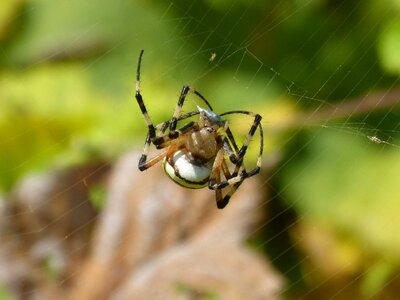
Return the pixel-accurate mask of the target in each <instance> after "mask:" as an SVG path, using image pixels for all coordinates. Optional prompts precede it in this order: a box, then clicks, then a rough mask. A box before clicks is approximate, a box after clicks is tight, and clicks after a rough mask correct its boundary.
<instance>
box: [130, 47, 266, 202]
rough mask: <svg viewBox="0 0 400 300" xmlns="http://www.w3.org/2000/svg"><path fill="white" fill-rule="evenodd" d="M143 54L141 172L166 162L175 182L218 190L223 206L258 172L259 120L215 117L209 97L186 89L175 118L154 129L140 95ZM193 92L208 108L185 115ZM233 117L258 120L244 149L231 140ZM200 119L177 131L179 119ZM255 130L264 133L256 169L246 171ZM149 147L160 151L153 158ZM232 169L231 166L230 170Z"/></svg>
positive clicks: (140, 102)
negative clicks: (145, 135) (230, 122)
mask: <svg viewBox="0 0 400 300" xmlns="http://www.w3.org/2000/svg"><path fill="white" fill-rule="evenodd" d="M143 53H144V50H141V52H140V55H139V61H138V66H137V72H136V100H137V103H138V104H139V107H140V110H141V112H142V114H143V116H144V119H145V121H146V124H147V127H148V133H147V137H146V140H145V144H144V149H143V152H142V156H141V157H140V159H139V164H138V167H139V170H140V171H144V170H146V169H148V168H150V167H152V166H154V165H155V164H156V163H157V162H159V161H160V160H163V163H162V166H163V169H164V171H165V173H166V174H167V175H168V176H169V177H170V178H171V179H172V180H173V181H175V182H176V183H177V184H179V185H181V186H183V187H186V188H192V189H199V188H203V187H206V186H208V188H209V189H211V190H215V196H216V197H215V198H216V203H217V207H218V208H220V209H222V208H224V207H225V206H226V205H227V204H228V202H229V199H230V198H231V196H232V195H233V193H235V191H236V190H237V189H238V188H239V186H240V185H241V184H242V182H243V181H244V180H245V179H246V178H249V177H251V176H253V175H256V174H257V173H259V171H260V167H261V157H262V153H263V130H262V127H261V123H260V121H261V116H260V115H259V114H256V113H253V112H250V111H244V110H234V111H228V112H224V113H222V114H216V113H215V112H214V111H213V109H212V107H211V105H210V103H209V102H208V101H207V100H206V98H205V97H203V96H202V95H201V94H200V93H199V92H197V91H196V90H193V89H191V88H190V87H189V86H187V85H184V86H183V88H182V91H181V94H180V96H179V99H178V104H177V106H176V109H175V112H174V115H173V116H172V118H171V119H169V120H167V121H164V122H162V123H160V124H158V125H156V126H154V125H153V123H152V121H151V119H150V117H149V115H148V113H147V109H146V106H145V105H144V102H143V97H142V95H141V93H140V68H141V63H142V57H143ZM190 90H192V91H193V93H194V94H195V95H197V96H198V97H199V98H200V100H201V101H202V102H203V103H204V104H205V105H206V107H207V108H202V107H199V106H197V109H198V110H197V111H191V112H188V113H185V114H182V113H181V110H182V107H183V104H184V102H185V98H186V96H187V94H188V92H189V91H190ZM231 114H244V115H248V116H251V117H253V118H254V121H253V124H252V126H251V127H250V129H249V132H248V134H247V136H246V139H245V141H244V143H243V145H242V146H241V147H240V148H239V147H238V145H237V143H236V141H235V139H234V138H233V134H232V132H231V130H230V128H229V126H228V122H227V121H226V120H224V119H223V118H222V117H223V116H226V115H231ZM196 115H199V118H198V121H197V122H194V121H190V122H187V123H186V124H185V125H183V126H182V127H180V128H177V123H178V122H179V121H183V120H186V119H188V118H190V117H193V116H196ZM257 128H258V129H259V134H260V149H259V154H258V159H257V165H256V167H254V168H253V169H252V170H250V171H246V169H245V167H244V165H243V159H244V157H245V155H246V150H247V147H248V145H249V143H250V140H251V138H252V137H253V135H254V134H255V132H256V130H257ZM151 144H153V145H154V146H155V147H156V148H157V149H162V151H161V152H160V153H159V154H157V155H156V156H155V157H153V158H150V159H149V158H148V153H149V148H150V145H151ZM229 165H231V167H230V168H229ZM230 169H232V171H231V170H230ZM228 187H229V191H228V192H227V193H226V194H225V196H223V195H222V189H224V188H228Z"/></svg>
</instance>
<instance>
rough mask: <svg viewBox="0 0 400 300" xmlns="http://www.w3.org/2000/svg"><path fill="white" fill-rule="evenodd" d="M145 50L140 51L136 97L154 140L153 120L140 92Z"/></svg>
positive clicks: (150, 135)
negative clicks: (141, 68) (141, 69)
mask: <svg viewBox="0 0 400 300" xmlns="http://www.w3.org/2000/svg"><path fill="white" fill-rule="evenodd" d="M143 52H144V50H142V51H140V55H139V61H138V67H137V71H136V94H135V98H136V101H137V103H138V104H139V107H140V110H141V112H142V114H143V116H144V120H145V121H146V124H147V128H148V129H149V138H150V140H152V139H154V138H155V136H156V131H155V129H154V125H153V122H151V119H150V117H149V114H148V113H147V109H146V106H145V105H144V102H143V97H142V95H141V93H140V67H141V64H142V57H143Z"/></svg>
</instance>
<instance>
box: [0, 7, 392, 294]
mask: <svg viewBox="0 0 400 300" xmlns="http://www.w3.org/2000/svg"><path fill="white" fill-rule="evenodd" d="M0 8H1V9H0V70H1V71H0V141H1V142H0V190H2V191H9V190H11V189H12V187H13V186H15V184H16V183H17V182H18V180H20V178H21V177H23V176H25V175H26V174H27V173H30V172H34V171H37V170H46V169H49V168H50V167H54V166H58V167H61V168H64V167H66V166H70V165H72V164H78V163H83V162H92V161H94V160H97V159H99V158H105V159H106V160H107V161H111V160H112V159H113V158H115V157H116V156H118V155H119V154H120V153H121V152H123V151H126V150H127V149H129V148H130V147H137V148H139V147H141V146H142V144H143V141H144V138H145V134H146V132H145V128H146V127H145V124H144V122H143V120H142V116H141V114H140V111H139V108H138V107H137V105H136V103H134V97H133V96H134V89H135V72H136V64H137V58H138V54H139V51H140V49H145V54H144V60H143V69H142V84H141V88H142V90H143V95H144V98H145V102H146V104H147V105H148V109H149V112H150V115H151V117H152V118H153V120H154V121H155V122H156V123H158V122H161V121H163V120H165V119H166V118H169V117H171V116H172V113H173V110H174V107H175V105H176V101H177V99H178V96H179V93H180V89H181V88H182V85H183V84H189V85H190V86H192V87H194V88H196V89H197V90H198V91H200V92H201V93H202V94H203V95H205V96H206V97H207V98H208V99H209V100H210V102H211V103H212V105H213V106H214V107H215V110H216V111H217V112H222V111H227V110H233V109H242V110H254V111H257V112H260V113H261V114H262V115H263V117H264V119H263V120H264V121H263V126H264V128H265V132H266V136H265V138H266V156H265V158H266V161H267V163H266V165H268V166H271V165H272V166H275V167H276V168H275V169H273V170H271V169H268V170H269V171H270V173H268V174H264V175H266V176H267V178H270V179H271V180H270V181H268V183H269V182H271V184H272V185H273V186H272V190H274V191H276V194H277V195H278V196H277V197H276V198H282V199H283V201H282V203H283V205H285V209H284V210H285V211H286V210H290V209H293V210H294V211H295V214H296V215H297V216H298V217H299V219H298V221H297V223H296V226H294V227H296V229H295V230H294V231H295V232H296V230H298V232H302V234H304V235H305V236H307V237H306V238H304V241H305V242H304V243H303V242H301V240H295V241H294V244H295V246H296V247H299V248H302V247H303V248H304V249H308V252H306V254H304V255H305V256H307V255H308V256H311V257H316V255H315V256H313V249H315V248H311V249H309V248H307V247H308V246H309V245H311V244H312V245H314V246H313V247H315V244H313V243H311V242H310V241H314V240H313V237H314V236H313V233H312V230H310V228H312V227H313V226H316V227H318V228H319V230H320V231H318V230H317V231H318V232H317V233H315V237H317V238H316V239H317V240H321V243H322V244H323V243H324V242H325V243H326V244H329V245H333V246H332V249H333V250H332V252H329V251H326V256H324V258H325V259H326V257H329V253H331V254H332V255H331V258H332V257H335V259H334V261H339V263H338V264H337V266H338V269H340V268H342V269H341V270H343V269H346V270H349V269H351V272H353V273H357V272H358V273H359V274H363V276H362V277H363V280H362V284H361V285H360V289H361V290H362V292H363V293H364V295H373V294H376V293H379V291H380V289H382V288H384V287H385V284H386V283H387V282H388V281H389V280H390V278H391V276H392V274H394V272H395V271H396V270H397V269H398V263H399V258H400V257H399V254H398V253H400V252H399V250H400V249H399V248H400V240H399V237H398V234H397V231H398V228H399V227H400V224H399V222H398V218H397V215H398V214H399V213H400V206H399V204H398V199H400V197H399V196H400V195H399V191H398V189H397V185H396V183H397V182H398V180H399V178H400V174H399V170H400V165H399V164H400V160H399V157H400V151H399V147H398V142H397V140H398V133H399V130H398V110H397V111H396V109H397V108H396V107H390V108H389V109H386V110H383V109H381V111H379V112H375V111H367V112H366V113H365V111H363V110H362V108H363V105H364V104H365V103H364V102H363V101H360V102H359V103H358V104H359V105H358V106H356V108H355V109H354V110H348V111H347V115H346V116H345V118H342V119H340V118H337V119H334V120H332V122H333V121H334V122H342V124H344V126H343V127H340V126H337V125H335V124H332V123H330V121H331V120H329V119H326V120H325V119H323V120H322V121H323V123H324V124H323V125H324V126H322V127H321V126H320V125H321V119H320V120H319V121H318V122H315V123H313V122H311V121H312V118H313V117H315V116H317V117H318V115H319V114H320V110H319V108H320V107H323V108H330V109H331V111H332V112H335V111H336V110H340V109H342V108H343V109H346V104H347V103H349V102H348V99H349V98H351V97H356V96H363V95H368V94H370V93H371V92H374V91H377V90H379V91H383V93H386V91H387V92H388V93H389V92H390V90H392V89H394V88H396V87H398V76H399V75H400V60H399V57H400V56H399V55H398V53H399V50H398V49H400V6H399V1H398V0H383V1H375V0H368V1H357V0H351V1H332V0H309V1H307V0H301V1H293V0H281V1H261V0H260V1H235V2H233V3H232V1H226V0H215V1H211V0H203V1H189V2H188V1H186V0H173V1H160V0H158V1H131V0H128V1H127V0H115V1H112V0H100V1H79V0H64V1H52V0H7V1H3V2H2V4H0ZM196 101H197V100H196V98H195V97H193V96H191V97H189V99H188V101H187V102H188V103H187V106H185V111H189V110H191V109H196V108H195V104H197V102H196ZM382 103H383V101H382V99H376V109H377V110H378V109H379V108H380V105H382V106H383V104H382ZM358 110H360V111H363V112H364V114H363V115H361V114H360V113H359V111H358ZM342 117H343V116H342ZM317 119H318V118H317ZM310 120H311V121H310ZM229 121H230V122H231V124H232V128H233V129H235V130H234V132H235V133H236V134H237V135H238V136H239V140H240V137H241V136H242V135H244V134H245V133H246V131H247V130H248V127H249V126H250V124H251V120H249V119H246V118H242V119H241V118H232V119H230V120H229ZM353 123H354V124H356V125H355V126H356V127H350V126H351V124H353ZM305 127H306V129H304V128H305ZM370 128H372V129H373V131H371V130H369V129H370ZM332 129H334V130H332ZM336 129H338V130H336ZM371 132H372V133H371ZM375 135H377V138H381V139H382V140H379V139H378V140H376V139H375V141H381V142H378V143H374V139H371V137H374V136H375ZM382 141H383V142H382ZM256 152H257V149H255V148H254V147H250V148H249V153H250V155H249V156H250V159H249V161H250V162H251V161H252V160H254V157H255V156H256ZM271 161H272V162H271ZM264 169H266V168H264ZM91 196H92V200H93V203H95V204H96V205H97V207H98V208H99V209H101V208H102V207H103V198H104V197H103V191H102V190H101V189H100V188H99V189H93V190H92V195H91ZM271 201H272V200H271ZM267 203H268V204H270V203H269V201H268V202H267ZM266 222H268V220H267V221H266ZM310 224H313V225H310ZM281 231H282V230H280V232H281ZM291 234H293V233H291ZM262 238H265V237H262ZM308 242H309V243H308ZM319 246H321V245H319ZM349 249H350V250H349ZM356 254H358V255H356ZM358 256H362V259H361V260H362V262H361V263H360V261H359V257H358ZM338 257H340V258H338ZM356 257H357V258H356ZM336 259H337V260H336ZM299 261H302V260H301V259H300V260H299ZM316 261H317V260H316ZM340 261H344V262H345V263H343V264H341V263H340ZM299 264H301V263H299ZM346 264H348V265H349V266H351V268H350V267H349V268H346V267H345V265H346ZM301 265H303V264H301ZM304 269H307V266H305V267H304ZM281 271H282V272H283V273H285V272H289V271H288V270H281ZM336 271H337V270H336ZM337 272H338V273H340V272H339V271H337ZM346 272H347V271H346ZM348 272H350V271H348ZM347 275H348V274H347ZM306 277H307V276H306V275H304V278H306ZM326 278H330V277H329V276H328V275H326Z"/></svg>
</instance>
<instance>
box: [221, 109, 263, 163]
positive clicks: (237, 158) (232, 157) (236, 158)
mask: <svg viewBox="0 0 400 300" xmlns="http://www.w3.org/2000/svg"><path fill="white" fill-rule="evenodd" d="M235 113H237V112H236V111H235ZM226 114H228V113H224V114H221V116H222V115H226ZM246 114H249V115H254V121H253V124H252V125H251V127H250V130H249V132H248V133H247V136H246V139H245V141H244V143H243V145H242V147H241V148H240V150H239V151H238V152H237V154H236V155H232V154H230V155H229V159H230V160H231V161H232V162H233V163H236V162H239V161H240V160H242V159H243V157H244V156H245V154H246V151H247V147H248V146H249V143H250V141H251V138H252V137H253V135H254V133H255V132H256V130H257V127H258V128H259V130H260V138H261V140H260V149H261V150H262V149H263V144H264V141H263V132H262V127H261V123H260V122H261V119H262V117H261V116H260V115H259V114H254V113H250V112H246ZM231 140H234V139H233V136H232V139H231ZM261 155H262V152H261Z"/></svg>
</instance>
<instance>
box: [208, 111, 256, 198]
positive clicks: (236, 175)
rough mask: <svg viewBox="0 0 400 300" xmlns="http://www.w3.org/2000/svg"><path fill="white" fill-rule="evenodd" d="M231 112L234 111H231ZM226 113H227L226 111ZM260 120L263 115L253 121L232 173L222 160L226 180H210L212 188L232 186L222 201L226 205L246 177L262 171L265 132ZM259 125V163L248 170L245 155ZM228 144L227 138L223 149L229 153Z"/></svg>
mask: <svg viewBox="0 0 400 300" xmlns="http://www.w3.org/2000/svg"><path fill="white" fill-rule="evenodd" d="M230 113H233V112H230ZM235 113H236V112H235ZM225 114H227V113H225ZM257 116H258V115H255V117H257ZM260 120H261V117H260V118H259V120H258V121H257V118H255V120H254V123H253V125H252V127H251V128H250V130H249V133H248V135H247V137H246V140H245V142H244V143H243V146H242V147H241V150H242V149H244V151H243V150H242V153H243V154H240V150H239V153H238V155H237V157H238V158H239V159H238V160H237V162H236V163H235V170H234V172H233V173H232V174H230V172H229V170H228V167H227V166H226V165H224V163H225V162H224V161H223V162H221V164H222V170H223V171H224V174H225V179H226V180H225V181H221V182H216V181H215V180H214V181H211V180H210V183H209V188H210V189H212V190H218V189H223V188H225V187H227V186H232V188H231V190H230V192H229V193H228V194H227V195H226V196H225V197H224V199H222V201H221V203H225V205H226V204H227V203H228V202H229V198H230V197H231V196H232V194H233V193H234V192H235V191H236V190H237V189H238V188H239V186H240V185H241V184H242V182H243V181H244V180H245V179H247V178H249V177H251V176H254V175H256V174H258V173H259V172H260V168H261V159H262V154H263V141H264V133H263V129H262V126H261V123H260ZM257 127H258V128H259V132H260V150H259V153H258V158H257V164H256V167H254V168H253V169H252V170H251V171H249V172H247V171H246V170H245V168H244V167H243V156H244V154H245V153H246V149H247V145H248V144H249V142H250V139H251V137H252V136H253V135H254V133H255V131H256V129H257ZM227 144H228V143H227V142H226V140H224V147H223V148H222V149H223V150H224V151H226V152H227V153H228V154H229V148H228V147H227V146H226V145H227ZM244 146H246V147H244ZM227 149H228V151H227ZM230 150H231V149H230ZM241 169H242V171H240V170H241ZM239 171H240V172H239Z"/></svg>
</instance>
